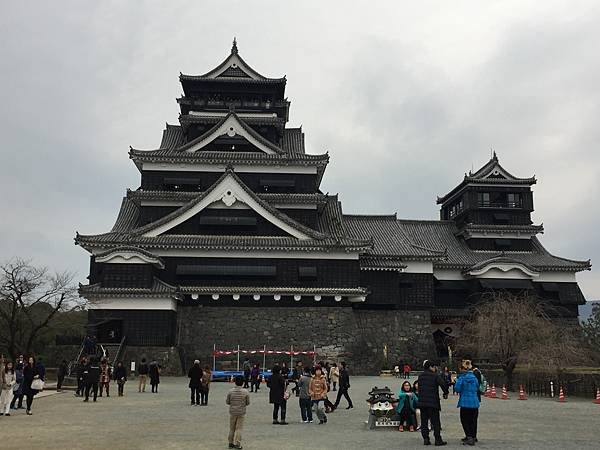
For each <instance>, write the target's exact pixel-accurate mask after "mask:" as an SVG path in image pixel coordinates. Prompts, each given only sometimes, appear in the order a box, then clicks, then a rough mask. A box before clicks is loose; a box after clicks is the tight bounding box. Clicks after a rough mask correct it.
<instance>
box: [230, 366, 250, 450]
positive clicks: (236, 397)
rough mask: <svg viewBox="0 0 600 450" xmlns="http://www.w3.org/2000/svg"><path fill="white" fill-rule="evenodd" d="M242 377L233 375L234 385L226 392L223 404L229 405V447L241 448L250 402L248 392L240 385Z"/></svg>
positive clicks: (242, 382)
mask: <svg viewBox="0 0 600 450" xmlns="http://www.w3.org/2000/svg"><path fill="white" fill-rule="evenodd" d="M242 384H244V378H243V377H242V376H240V375H238V376H236V377H235V386H234V387H233V388H231V390H230V391H229V392H228V393H227V398H226V399H225V404H227V405H229V436H228V440H229V448H242V429H243V428H244V417H245V416H246V407H247V406H248V405H249V404H250V394H248V391H247V390H246V389H244V388H243V387H242Z"/></svg>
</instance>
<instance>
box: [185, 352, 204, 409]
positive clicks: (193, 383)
mask: <svg viewBox="0 0 600 450" xmlns="http://www.w3.org/2000/svg"><path fill="white" fill-rule="evenodd" d="M188 378H189V379H190V382H189V383H188V386H189V388H190V400H191V404H192V406H199V405H200V386H201V384H202V368H201V367H200V360H198V359H196V360H195V361H194V364H193V365H192V367H190V370H188Z"/></svg>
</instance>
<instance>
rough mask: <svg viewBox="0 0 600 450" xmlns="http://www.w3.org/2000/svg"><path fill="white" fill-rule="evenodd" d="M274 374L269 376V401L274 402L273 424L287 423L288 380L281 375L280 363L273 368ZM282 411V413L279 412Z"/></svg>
mask: <svg viewBox="0 0 600 450" xmlns="http://www.w3.org/2000/svg"><path fill="white" fill-rule="evenodd" d="M272 373H273V375H271V377H270V378H269V382H268V386H269V403H272V404H273V425H287V424H288V423H287V422H286V421H285V415H286V408H287V398H286V393H287V391H286V387H287V384H286V381H285V379H284V378H283V376H281V368H280V367H279V366H278V365H274V366H273V369H272ZM279 411H281V413H279ZM279 414H281V420H280V421H278V420H277V417H278V415H279Z"/></svg>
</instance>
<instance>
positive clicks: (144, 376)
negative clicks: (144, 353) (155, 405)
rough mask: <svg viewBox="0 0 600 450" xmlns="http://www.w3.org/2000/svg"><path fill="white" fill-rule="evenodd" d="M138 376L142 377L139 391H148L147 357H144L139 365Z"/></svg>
mask: <svg viewBox="0 0 600 450" xmlns="http://www.w3.org/2000/svg"><path fill="white" fill-rule="evenodd" d="M138 376H139V377H140V380H139V385H138V392H146V380H147V379H148V363H146V358H142V362H141V364H140V366H139V367H138Z"/></svg>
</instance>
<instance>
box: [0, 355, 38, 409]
mask: <svg viewBox="0 0 600 450" xmlns="http://www.w3.org/2000/svg"><path fill="white" fill-rule="evenodd" d="M45 379H46V367H45V366H44V364H43V363H42V361H41V360H36V358H35V356H33V355H32V356H29V357H28V358H27V361H25V358H24V356H23V355H19V357H18V358H17V360H16V361H15V362H13V361H8V360H6V359H5V358H4V355H2V356H0V385H1V386H0V387H1V393H0V415H1V416H10V414H11V410H18V409H24V408H23V399H25V405H26V406H25V412H26V414H27V415H29V416H31V415H32V414H33V413H32V411H31V408H32V406H33V400H34V397H35V396H36V395H37V394H38V393H39V392H40V391H41V390H42V389H43V388H44V381H45Z"/></svg>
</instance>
